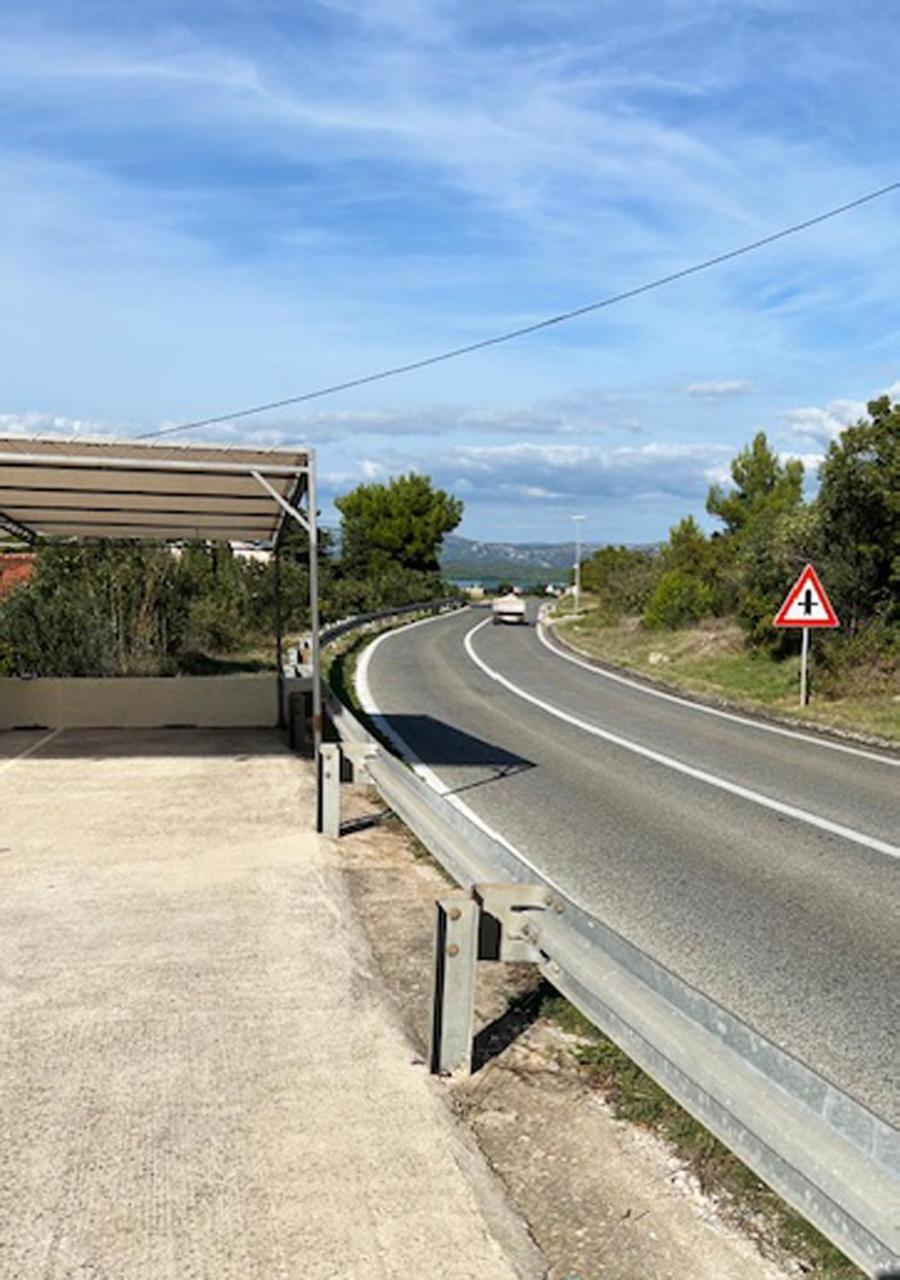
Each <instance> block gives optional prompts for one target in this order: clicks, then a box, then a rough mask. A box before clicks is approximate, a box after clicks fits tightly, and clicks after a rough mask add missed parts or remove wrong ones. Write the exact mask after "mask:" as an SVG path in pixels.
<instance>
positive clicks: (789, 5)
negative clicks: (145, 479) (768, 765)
mask: <svg viewBox="0 0 900 1280" xmlns="http://www.w3.org/2000/svg"><path fill="white" fill-rule="evenodd" d="M898 36H900V14H898V13H896V12H895V9H894V6H893V5H885V4H883V3H881V2H880V0H878V2H872V0H857V2H856V3H854V4H853V5H848V4H846V3H844V2H843V0H811V2H810V3H801V2H795V0H644V3H642V4H634V3H624V2H622V0H590V2H588V0H585V2H582V0H515V2H513V3H507V2H506V0H494V3H492V4H490V5H487V6H482V5H475V4H471V3H470V4H455V3H443V2H442V0H431V2H426V0H323V2H321V3H307V2H305V0H215V2H213V0H192V3H190V4H186V3H174V2H172V0H154V2H153V3H149V2H147V0H132V2H131V3H128V4H122V3H121V0H59V2H58V3H42V2H41V0H33V2H32V3H30V4H28V5H24V4H23V5H21V6H16V5H11V4H9V3H6V4H4V5H2V6H0V112H2V128H0V182H2V192H3V197H2V200H0V246H2V247H0V252H2V280H3V286H2V288H3V294H2V297H3V306H2V321H0V323H2V329H3V332H2V352H3V357H4V358H3V361H2V370H3V372H2V381H0V430H6V431H7V432H9V431H28V432H44V431H48V430H49V431H61V432H63V433H73V432H80V433H81V434H82V435H90V434H108V433H115V434H130V433H137V432H140V431H146V430H150V429H153V428H154V427H157V426H160V425H164V424H168V423H173V422H177V421H179V420H184V419H188V418H192V417H197V416H205V415H208V414H216V413H219V412H222V411H226V410H228V409H231V408H236V407H238V406H241V405H244V404H252V403H254V402H257V401H261V400H267V399H276V398H280V397H282V396H288V395H291V394H292V393H299V392H302V391H305V390H308V389H312V388H315V387H317V386H320V385H323V384H327V383H330V382H332V381H338V380H342V379H344V378H347V377H353V376H355V375H358V374H364V373H367V372H370V371H373V370H375V369H377V368H378V367H380V366H382V365H386V364H393V363H397V362H401V361H406V360H414V359H416V358H419V357H421V356H425V355H428V354H430V353H431V352H434V351H438V350H441V349H442V348H444V347H448V346H455V345H459V344H463V343H467V342H471V341H476V340H478V339H479V338H482V337H486V336H489V335H490V334H492V333H493V332H496V331H502V330H505V329H508V328H512V327H516V326H518V325H522V324H528V323H529V322H531V321H533V320H535V319H538V318H540V317H541V316H543V315H545V314H548V313H552V312H554V311H557V310H561V309H565V308H568V307H572V306H578V305H580V304H582V303H585V302H589V301H591V300H592V299H594V298H598V297H602V296H604V295H606V294H608V293H611V292H614V291H616V290H619V289H623V288H627V287H629V286H631V285H634V284H639V283H641V282H642V281H644V280H647V279H649V278H651V277H653V276H654V275H657V274H662V273H665V272H668V271H671V270H676V269H678V268H679V267H681V266H684V265H687V264H689V263H690V262H692V261H695V260H697V259H700V258H702V257H705V256H707V255H710V254H713V253H718V252H721V251H723V250H726V249H729V248H731V247H733V246H735V245H738V244H740V243H742V242H744V241H747V240H751V239H754V238H756V237H759V236H761V235H764V234H766V233H767V232H769V231H771V230H774V229H777V228H778V227H779V226H781V225H784V224H787V223H790V222H792V221H796V220H799V219H802V218H804V217H807V216H809V215H811V214H814V213H816V212H818V211H819V210H821V209H824V208H827V207H829V206H831V205H834V204H838V203H841V202H842V201H844V200H846V199H851V198H853V197H854V196H856V195H858V194H861V193H863V192H865V191H867V190H869V189H871V188H875V187H878V186H881V185H884V184H886V183H888V182H890V181H893V180H896V179H897V178H898V177H900V153H898V145H897V143H898V133H900V120H898V116H897V112H896V110H895V102H894V99H895V96H896V95H895V93H894V90H893V88H892V82H891V69H892V68H893V66H894V65H895V63H896V55H897V49H898ZM898 226H900V195H896V196H893V197H888V198H887V199H886V200H884V201H881V202H878V203H876V204H873V205H870V206H867V207H866V208H864V209H861V210H859V211H857V212H855V213H852V214H850V215H848V216H847V217H845V218H842V219H840V220H836V221H834V222H831V223H828V224H826V225H824V226H822V227H819V228H816V229H815V230H812V231H810V232H809V233H806V234H804V235H803V236H800V237H796V238H793V239H791V240H788V241H786V242H784V243H782V244H780V245H777V246H774V247H772V248H770V249H766V250H764V251H762V252H760V253H758V254H755V255H753V256H752V257H749V258H745V259H743V260H741V261H739V262H735V263H731V264H729V265H727V266H725V267H724V268H721V269H719V270H717V271H715V272H711V273H708V274H706V275H703V276H700V277H697V278H694V279H692V280H689V281H685V282H683V283H680V284H677V285H674V286H673V287H671V288H668V289H666V290H662V291H659V292H657V293H654V294H651V295H648V296H646V297H643V298H640V299H635V300H632V301H629V302H626V303H624V304H622V305H621V306H618V307H615V308H612V309H610V310H608V311H605V312H602V313H599V314H596V315H594V316H590V317H587V318H585V319H583V320H580V321H577V322H575V323H573V324H571V325H568V326H565V327H560V328H557V329H554V330H551V331H549V332H546V333H543V334H539V335H536V336H534V337H530V338H526V339H524V340H522V341H520V342H517V343H515V344H512V345H510V346H507V347H502V348H497V349H493V350H489V351H487V352H484V353H480V354H478V355H475V356H473V357H470V358H466V359H463V360H460V361H458V362H454V363H451V364H447V365H443V366H438V367H437V368H433V369H430V370H425V371H422V372H420V373H416V374H413V375H411V376H409V377H405V378H403V379H398V380H396V381H393V382H386V383H381V384H376V385H375V386H371V387H368V388H362V389H359V390H357V391H355V392H352V393H345V394H342V395H340V396H336V397H333V398H330V399H326V400H322V401H321V402H318V403H316V404H314V405H308V406H305V407H302V408H301V409H298V410H297V411H296V412H295V411H282V412H281V413H276V414H270V415H268V416H264V417H260V418H258V419H250V420H244V421H242V422H240V423H235V424H234V425H233V426H232V427H227V426H226V427H224V428H222V427H217V428H213V429H211V430H210V431H208V432H206V433H203V436H201V438H215V439H224V440H227V441H232V442H236V441H240V440H246V439H253V440H257V441H260V442H264V443H270V444H276V443H281V442H285V443H299V442H309V443H312V444H315V445H316V446H317V447H318V449H319V453H320V468H321V472H322V477H323V491H324V496H325V499H326V503H328V504H329V505H330V500H331V498H333V496H334V495H335V494H336V493H340V492H343V491H345V490H346V489H347V488H350V487H352V486H353V485H354V484H356V483H359V482H360V481H361V480H364V479H372V478H378V477H382V476H384V475H387V474H391V473H396V472H399V471H401V470H406V469H409V468H415V469H417V470H423V471H427V472H428V473H430V474H431V475H432V476H433V477H434V478H435V479H436V480H437V481H439V482H440V483H441V484H442V485H444V486H446V487H448V488H451V489H452V490H453V491H454V492H456V493H458V494H459V495H460V496H461V497H463V498H464V499H465V502H466V515H465V518H464V522H463V526H462V530H461V531H462V532H463V533H467V534H469V535H470V536H474V537H482V538H502V539H517V540H548V541H561V540H564V539H567V538H568V537H569V536H570V530H571V523H570V520H569V516H570V514H571V513H572V512H575V511H577V512H583V513H584V514H585V515H586V517H587V518H586V522H585V530H584V533H585V537H586V538H588V539H590V540H596V541H605V540H613V541H617V540H628V541H644V540H650V539H655V538H657V537H660V536H662V535H663V534H664V533H665V531H666V529H667V528H668V526H669V525H670V524H671V523H672V522H673V521H674V520H675V519H677V518H678V517H679V516H680V515H682V514H684V513H686V512H688V511H691V510H693V511H695V512H697V511H699V510H700V509H701V508H702V503H703V497H704V494H705V492H706V488H707V486H708V484H709V483H710V481H711V480H714V479H718V478H720V477H721V476H722V475H723V468H725V467H726V466H727V462H728V460H729V458H730V457H731V456H732V455H733V453H734V452H735V451H736V449H737V448H738V447H739V446H740V445H741V444H742V443H744V442H745V441H746V440H747V439H748V438H749V437H750V436H751V435H752V433H753V432H754V431H755V430H757V429H759V428H760V427H763V428H765V429H766V430H768V431H769V433H770V435H771V437H772V438H773V440H774V441H775V442H776V444H777V446H778V447H779V449H781V450H782V451H783V452H785V453H791V454H795V455H800V456H803V457H804V458H806V459H807V460H808V461H809V462H810V464H811V465H812V466H813V467H814V465H815V459H816V458H817V457H818V456H820V455H821V453H822V450H823V448H824V447H825V445H826V444H827V441H828V439H829V438H831V436H833V434H834V433H835V432H836V431H838V430H839V429H840V427H841V426H842V425H843V424H845V423H847V422H850V421H853V420H854V419H855V418H856V417H857V416H858V415H859V413H860V411H861V410H862V408H863V405H864V402H865V401H866V400H867V399H868V398H870V397H871V396H872V395H874V394H876V393H878V392H881V391H884V390H886V389H888V388H893V389H894V390H895V391H896V393H897V394H898V395H900V315H898V305H897V299H898V297H900V254H898V252H897V248H898V240H900V236H898V230H897V228H898ZM328 515H329V506H326V518H327V517H328Z"/></svg>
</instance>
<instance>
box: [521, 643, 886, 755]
mask: <svg viewBox="0 0 900 1280" xmlns="http://www.w3.org/2000/svg"><path fill="white" fill-rule="evenodd" d="M537 633H538V639H539V640H540V642H541V644H542V645H543V646H544V647H545V648H546V649H549V650H550V652H551V653H553V654H555V655H556V657H557V658H564V659H565V661H566V662H572V663H574V664H575V666H576V667H583V668H584V669H585V671H590V672H592V673H593V674H594V675H595V676H602V677H603V679H604V680H613V681H614V682H615V683H616V684H624V685H627V687H628V688H629V689H636V690H637V691H638V693H646V694H648V695H649V696H650V697H652V698H662V699H664V701H666V702H675V703H677V704H678V705H679V706H681V707H688V708H689V709H690V710H691V711H702V712H703V714H704V715H707V716H718V717H719V719H721V720H733V721H734V723H735V724H743V725H747V726H748V727H749V728H751V729H761V730H762V731H763V732H764V733H778V734H781V736H782V737H783V738H796V739H797V740H798V741H800V742H809V743H811V744H812V745H813V746H814V747H825V748H826V749H827V750H829V751H844V752H846V754H847V755H851V756H861V757H862V758H863V759H864V760H876V761H877V762H878V764H888V765H892V766H893V767H894V768H895V769H897V768H900V757H896V756H895V757H891V756H882V755H879V754H878V753H877V752H875V751H866V750H864V749H863V748H862V747H851V746H848V745H847V744H846V743H843V742H831V741H830V740H829V739H827V738H817V737H816V736H815V735H814V734H811V733H800V732H798V730H796V729H787V728H785V727H784V726H782V725H780V724H767V723H766V722H765V721H763V720H753V719H751V718H750V717H749V716H742V715H737V714H736V713H735V712H733V711H722V710H720V708H719V707H708V706H706V705H705V704H704V703H702V702H692V701H691V699H690V698H680V697H679V696H678V694H677V693H666V692H665V691H664V690H662V689H654V688H652V687H651V686H650V685H646V684H641V682H640V681H639V680H630V679H629V678H628V676H622V675H619V674H618V673H617V672H615V671H607V670H605V669H604V668H603V667H596V666H594V664H593V663H591V662H586V661H585V660H584V659H583V658H579V657H577V656H576V655H575V654H574V653H566V652H564V650H562V649H558V648H557V647H556V645H554V644H551V643H550V641H549V640H548V639H547V636H546V628H545V625H544V623H542V622H539V623H538V626H537Z"/></svg>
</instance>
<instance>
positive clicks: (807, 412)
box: [781, 400, 866, 448]
mask: <svg viewBox="0 0 900 1280" xmlns="http://www.w3.org/2000/svg"><path fill="white" fill-rule="evenodd" d="M781 416H782V417H783V418H784V419H785V421H786V422H787V424H788V429H789V431H790V433H791V435H793V436H796V437H797V438H798V439H800V440H804V441H809V442H810V443H812V444H818V445H820V446H822V447H823V448H824V447H827V446H828V445H829V444H830V443H831V441H832V440H836V439H837V438H838V436H839V435H840V434H841V432H842V431H845V430H846V429H847V427H850V426H852V425H853V423H855V422H857V421H858V420H859V419H860V418H864V417H865V416H866V406H865V404H863V402H862V401H860V400H830V401H829V402H828V403H827V404H826V405H825V406H824V407H823V406H819V405H807V406H804V407H801V408H797V409H787V410H785V411H784V413H783V414H782V415H781Z"/></svg>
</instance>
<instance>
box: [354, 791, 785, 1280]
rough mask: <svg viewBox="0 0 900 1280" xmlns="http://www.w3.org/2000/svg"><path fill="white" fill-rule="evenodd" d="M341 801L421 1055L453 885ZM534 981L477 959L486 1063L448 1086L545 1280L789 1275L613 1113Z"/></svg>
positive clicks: (378, 951)
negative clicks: (525, 1231)
mask: <svg viewBox="0 0 900 1280" xmlns="http://www.w3.org/2000/svg"><path fill="white" fill-rule="evenodd" d="M344 805H345V812H344V817H345V830H348V832H349V833H348V834H345V835H344V836H343V837H342V839H341V840H340V842H339V846H338V847H339V848H340V850H341V853H342V863H343V866H344V873H345V875H346V879H347V883H348V887H349V891H350V895H351V898H352V899H353V901H354V903H355V905H356V907H357V910H358V912H359V915H360V918H361V920H362V922H363V926H364V928H365V931H366V933H367V935H368V939H369V943H370V946H371V948H372V951H373V953H374V956H375V959H376V961H377V964H378V966H379V968H380V970H381V974H382V976H383V978H384V981H385V983H386V985H387V987H388V989H389V991H390V992H391V993H392V994H393V995H394V997H395V998H396V1000H397V1005H398V1009H399V1011H400V1013H401V1016H402V1018H403V1021H404V1024H405V1027H406V1031H407V1034H408V1035H409V1037H410V1039H411V1040H412V1042H413V1044H414V1046H415V1049H416V1051H417V1052H418V1054H419V1055H421V1056H422V1057H423V1058H424V1055H425V1052H426V1042H427V1034H428V1019H429V999H430V972H431V970H430V965H431V951H432V930H433V916H434V900H435V898H436V897H437V896H438V895H439V894H440V893H441V891H442V890H444V889H446V888H447V887H448V881H447V878H446V877H445V875H444V873H443V872H442V871H441V869H440V868H439V867H438V866H437V865H436V864H435V863H433V862H432V861H431V859H430V858H428V857H427V856H423V854H422V851H421V849H420V848H418V847H417V846H416V843H415V841H413V840H411V839H410V837H409V836H408V834H407V833H406V832H405V830H404V829H403V828H402V826H400V824H399V823H397V822H396V821H395V820H394V819H388V820H387V821H379V820H378V817H379V812H380V802H379V800H378V799H377V797H375V795H374V793H372V792H371V791H367V790H366V789H365V788H363V787H362V786H356V787H347V788H345V789H344ZM373 819H374V821H372V820H373ZM534 989H535V977H534V976H533V971H532V970H531V969H530V967H528V966H505V965H499V964H497V965H491V964H482V965H480V966H479V985H478V991H477V996H476V1031H477V1033H478V1034H477V1038H476V1054H475V1057H476V1063H477V1062H478V1060H479V1059H486V1061H485V1062H484V1065H482V1066H481V1067H480V1069H477V1070H476V1072H475V1073H474V1074H473V1075H472V1076H471V1077H470V1078H469V1079H468V1080H455V1081H452V1082H447V1083H446V1085H445V1089H446V1093H447V1098H448V1102H449V1103H450V1105H451V1106H452V1107H453V1108H454V1109H455V1110H456V1112H457V1113H458V1115H459V1116H460V1117H461V1118H462V1119H463V1120H464V1121H465V1123H466V1124H467V1125H468V1126H469V1127H470V1128H471V1130H472V1132H473V1133H474V1134H475V1136H476V1138H477V1141H478V1143H479V1145H480V1147H481V1149H482V1151H483V1152H484V1154H485V1156H486V1158H487V1160H488V1162H489V1163H490V1165H491V1166H492V1167H493V1169H494V1170H495V1171H496V1172H497V1174H498V1175H499V1176H500V1178H501V1180H502V1182H503V1184H504V1186H505V1188H506V1191H507V1194H508V1196H509V1198H510V1201H511V1204H512V1206H513V1208H514V1209H516V1210H517V1211H518V1212H519V1213H521V1214H522V1215H523V1217H524V1218H525V1220H526V1222H527V1224H528V1227H529V1229H530V1231H531V1234H532V1237H533V1239H534V1241H535V1243H536V1244H537V1246H538V1248H539V1249H540V1250H541V1251H542V1253H543V1254H544V1256H545V1258H546V1259H547V1260H548V1263H549V1270H548V1273H547V1274H548V1280H646V1278H647V1277H653V1280H732V1278H734V1280H737V1278H738V1277H740V1280H785V1277H786V1276H787V1275H788V1274H789V1273H788V1272H786V1271H784V1270H782V1269H781V1268H780V1267H779V1266H777V1265H775V1264H774V1263H773V1262H771V1261H769V1260H767V1259H764V1258H763V1257H762V1256H761V1255H760V1253H759V1251H758V1249H757V1247H756V1245H755V1244H754V1243H753V1242H752V1241H750V1240H749V1239H748V1238H746V1237H745V1236H743V1235H741V1234H739V1233H738V1232H737V1231H736V1230H735V1229H734V1228H732V1227H730V1226H729V1225H727V1224H726V1223H725V1222H724V1220H723V1218H722V1216H721V1215H720V1213H719V1211H718V1209H717V1207H716V1205H715V1204H714V1203H713V1202H712V1201H711V1200H710V1199H709V1197H707V1196H705V1195H704V1194H702V1193H701V1192H700V1191H699V1189H698V1188H697V1186H696V1184H695V1183H694V1180H693V1178H692V1177H691V1176H690V1175H688V1174H687V1173H686V1172H685V1170H684V1167H683V1165H682V1162H681V1161H680V1160H678V1159H677V1158H676V1157H674V1156H673V1155H672V1153H671V1152H670V1150H669V1149H668V1148H667V1147H666V1145H665V1144H663V1143H662V1142H660V1141H659V1140H658V1139H656V1138H655V1137H653V1136H652V1135H651V1134H649V1133H647V1132H645V1131H643V1130H641V1129H638V1128H636V1127H634V1126H632V1125H627V1124H624V1123H622V1122H621V1121H618V1120H616V1119H615V1118H614V1117H613V1115H612V1113H611V1111H610V1109H609V1107H608V1106H607V1104H606V1103H605V1101H604V1100H603V1099H602V1098H601V1096H600V1095H599V1094H598V1093H597V1092H596V1090H594V1089H592V1088H591V1087H590V1085H589V1083H588V1080H587V1077H586V1075H585V1073H584V1072H583V1071H582V1070H581V1069H580V1068H579V1066H578V1064H577V1061H576V1058H575V1053H574V1050H575V1048H576V1046H577V1043H578V1042H577V1040H576V1039H575V1038H574V1037H571V1036H569V1035H567V1034H565V1033H564V1032H563V1031H561V1030H560V1029H559V1027H558V1026H557V1025H556V1024H555V1023H554V1022H552V1021H550V1020H548V1019H546V1018H543V1017H540V1016H536V1013H537V1008H538V1006H539V998H534V997H532V998H531V999H529V995H530V993H533V992H534Z"/></svg>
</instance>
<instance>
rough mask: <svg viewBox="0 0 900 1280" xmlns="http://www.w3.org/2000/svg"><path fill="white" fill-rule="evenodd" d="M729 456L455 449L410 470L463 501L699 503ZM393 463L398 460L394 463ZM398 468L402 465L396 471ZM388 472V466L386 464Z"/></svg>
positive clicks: (531, 447)
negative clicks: (461, 492) (463, 494)
mask: <svg viewBox="0 0 900 1280" xmlns="http://www.w3.org/2000/svg"><path fill="white" fill-rule="evenodd" d="M731 453H732V449H731V448H730V446H728V445H718V444H665V443H652V444H647V445H642V446H639V447H620V448H613V449H602V448H599V447H597V446H592V445H575V444H533V443H529V442H520V443H517V444H509V445H456V446H454V447H452V448H450V449H448V450H446V451H444V452H439V453H434V454H433V455H432V456H430V457H427V458H424V459H421V460H420V461H419V463H417V464H416V465H417V469H419V470H423V471H427V472H428V473H429V474H430V475H432V476H433V477H434V478H435V479H436V480H437V481H438V482H439V483H441V484H444V485H450V487H453V486H454V485H455V486H456V487H457V488H460V489H462V487H463V484H462V482H465V485H464V487H465V489H466V491H467V496H468V498H469V500H470V501H481V502H490V501H491V500H492V499H498V498H500V497H502V495H503V494H504V493H507V494H510V493H515V494H518V495H520V496H523V497H528V498H531V499H540V500H543V501H546V502H549V503H557V502H566V501H570V500H572V499H575V498H578V499H584V500H592V499H593V500H603V499H610V498H615V499H625V500H638V499H640V500H646V499H649V498H653V497H654V496H660V497H671V498H679V499H686V500H701V501H702V499H703V498H704V497H705V495H706V490H707V488H708V487H709V485H710V484H711V483H713V482H714V481H716V480H717V479H718V478H719V477H720V475H721V474H722V470H723V467H724V466H725V464H726V462H727V459H728V458H729V457H730V455H731ZM396 461H397V462H399V461H400V460H399V459H396ZM403 466H405V461H404V462H403V463H401V464H400V468H399V469H402V467H403ZM389 467H390V469H391V470H394V469H395V468H394V466H393V465H392V464H391V462H390V460H389Z"/></svg>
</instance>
